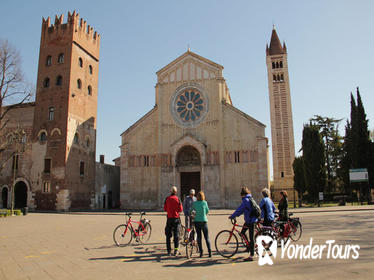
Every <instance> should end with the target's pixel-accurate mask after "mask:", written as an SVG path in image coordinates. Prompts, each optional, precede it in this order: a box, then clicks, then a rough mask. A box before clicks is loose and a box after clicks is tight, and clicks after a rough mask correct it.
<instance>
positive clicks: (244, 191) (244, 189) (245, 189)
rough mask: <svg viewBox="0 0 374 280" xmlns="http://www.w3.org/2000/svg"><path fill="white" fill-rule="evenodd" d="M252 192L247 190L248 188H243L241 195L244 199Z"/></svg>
mask: <svg viewBox="0 0 374 280" xmlns="http://www.w3.org/2000/svg"><path fill="white" fill-rule="evenodd" d="M250 193H251V191H250V190H249V189H248V188H247V187H242V190H241V191H240V195H241V196H242V197H243V196H246V195H247V194H250Z"/></svg>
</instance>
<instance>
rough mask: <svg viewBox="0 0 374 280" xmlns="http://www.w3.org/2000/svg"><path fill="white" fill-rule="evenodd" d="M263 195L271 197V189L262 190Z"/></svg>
mask: <svg viewBox="0 0 374 280" xmlns="http://www.w3.org/2000/svg"><path fill="white" fill-rule="evenodd" d="M262 195H263V196H264V197H270V191H269V189H268V188H264V189H263V190H262Z"/></svg>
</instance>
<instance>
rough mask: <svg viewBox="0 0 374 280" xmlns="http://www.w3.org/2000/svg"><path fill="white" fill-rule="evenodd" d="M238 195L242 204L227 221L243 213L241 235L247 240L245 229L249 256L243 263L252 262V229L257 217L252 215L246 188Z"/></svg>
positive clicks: (249, 196) (253, 249)
mask: <svg viewBox="0 0 374 280" xmlns="http://www.w3.org/2000/svg"><path fill="white" fill-rule="evenodd" d="M240 195H241V197H242V203H241V204H240V206H239V207H238V209H236V211H235V212H234V213H233V214H232V215H231V216H230V217H229V219H234V218H236V217H239V216H240V215H241V214H243V213H244V221H245V223H244V225H243V229H242V231H241V233H242V234H243V235H244V237H245V238H246V239H247V241H248V238H247V236H246V234H245V233H246V232H247V229H249V240H250V242H249V248H247V249H249V253H250V256H249V257H248V258H245V259H244V261H253V258H254V254H255V246H254V245H255V244H254V229H255V223H256V222H257V217H255V216H253V215H252V203H251V200H250V199H251V197H252V196H251V192H250V190H249V189H248V188H247V187H243V188H242V190H241V192H240Z"/></svg>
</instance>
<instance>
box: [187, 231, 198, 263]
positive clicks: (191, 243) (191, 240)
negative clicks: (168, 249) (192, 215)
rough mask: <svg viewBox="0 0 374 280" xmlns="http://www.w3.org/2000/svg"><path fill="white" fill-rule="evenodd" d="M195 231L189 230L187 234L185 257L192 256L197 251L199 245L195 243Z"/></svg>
mask: <svg viewBox="0 0 374 280" xmlns="http://www.w3.org/2000/svg"><path fill="white" fill-rule="evenodd" d="M195 234H196V233H195V232H194V231H191V232H190V233H189V234H188V237H187V242H186V257H187V259H189V258H192V257H194V256H195V255H196V254H198V253H199V246H198V245H197V240H196V236H195Z"/></svg>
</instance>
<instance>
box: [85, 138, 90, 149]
mask: <svg viewBox="0 0 374 280" xmlns="http://www.w3.org/2000/svg"><path fill="white" fill-rule="evenodd" d="M86 146H87V148H89V147H90V138H87V139H86Z"/></svg>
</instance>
